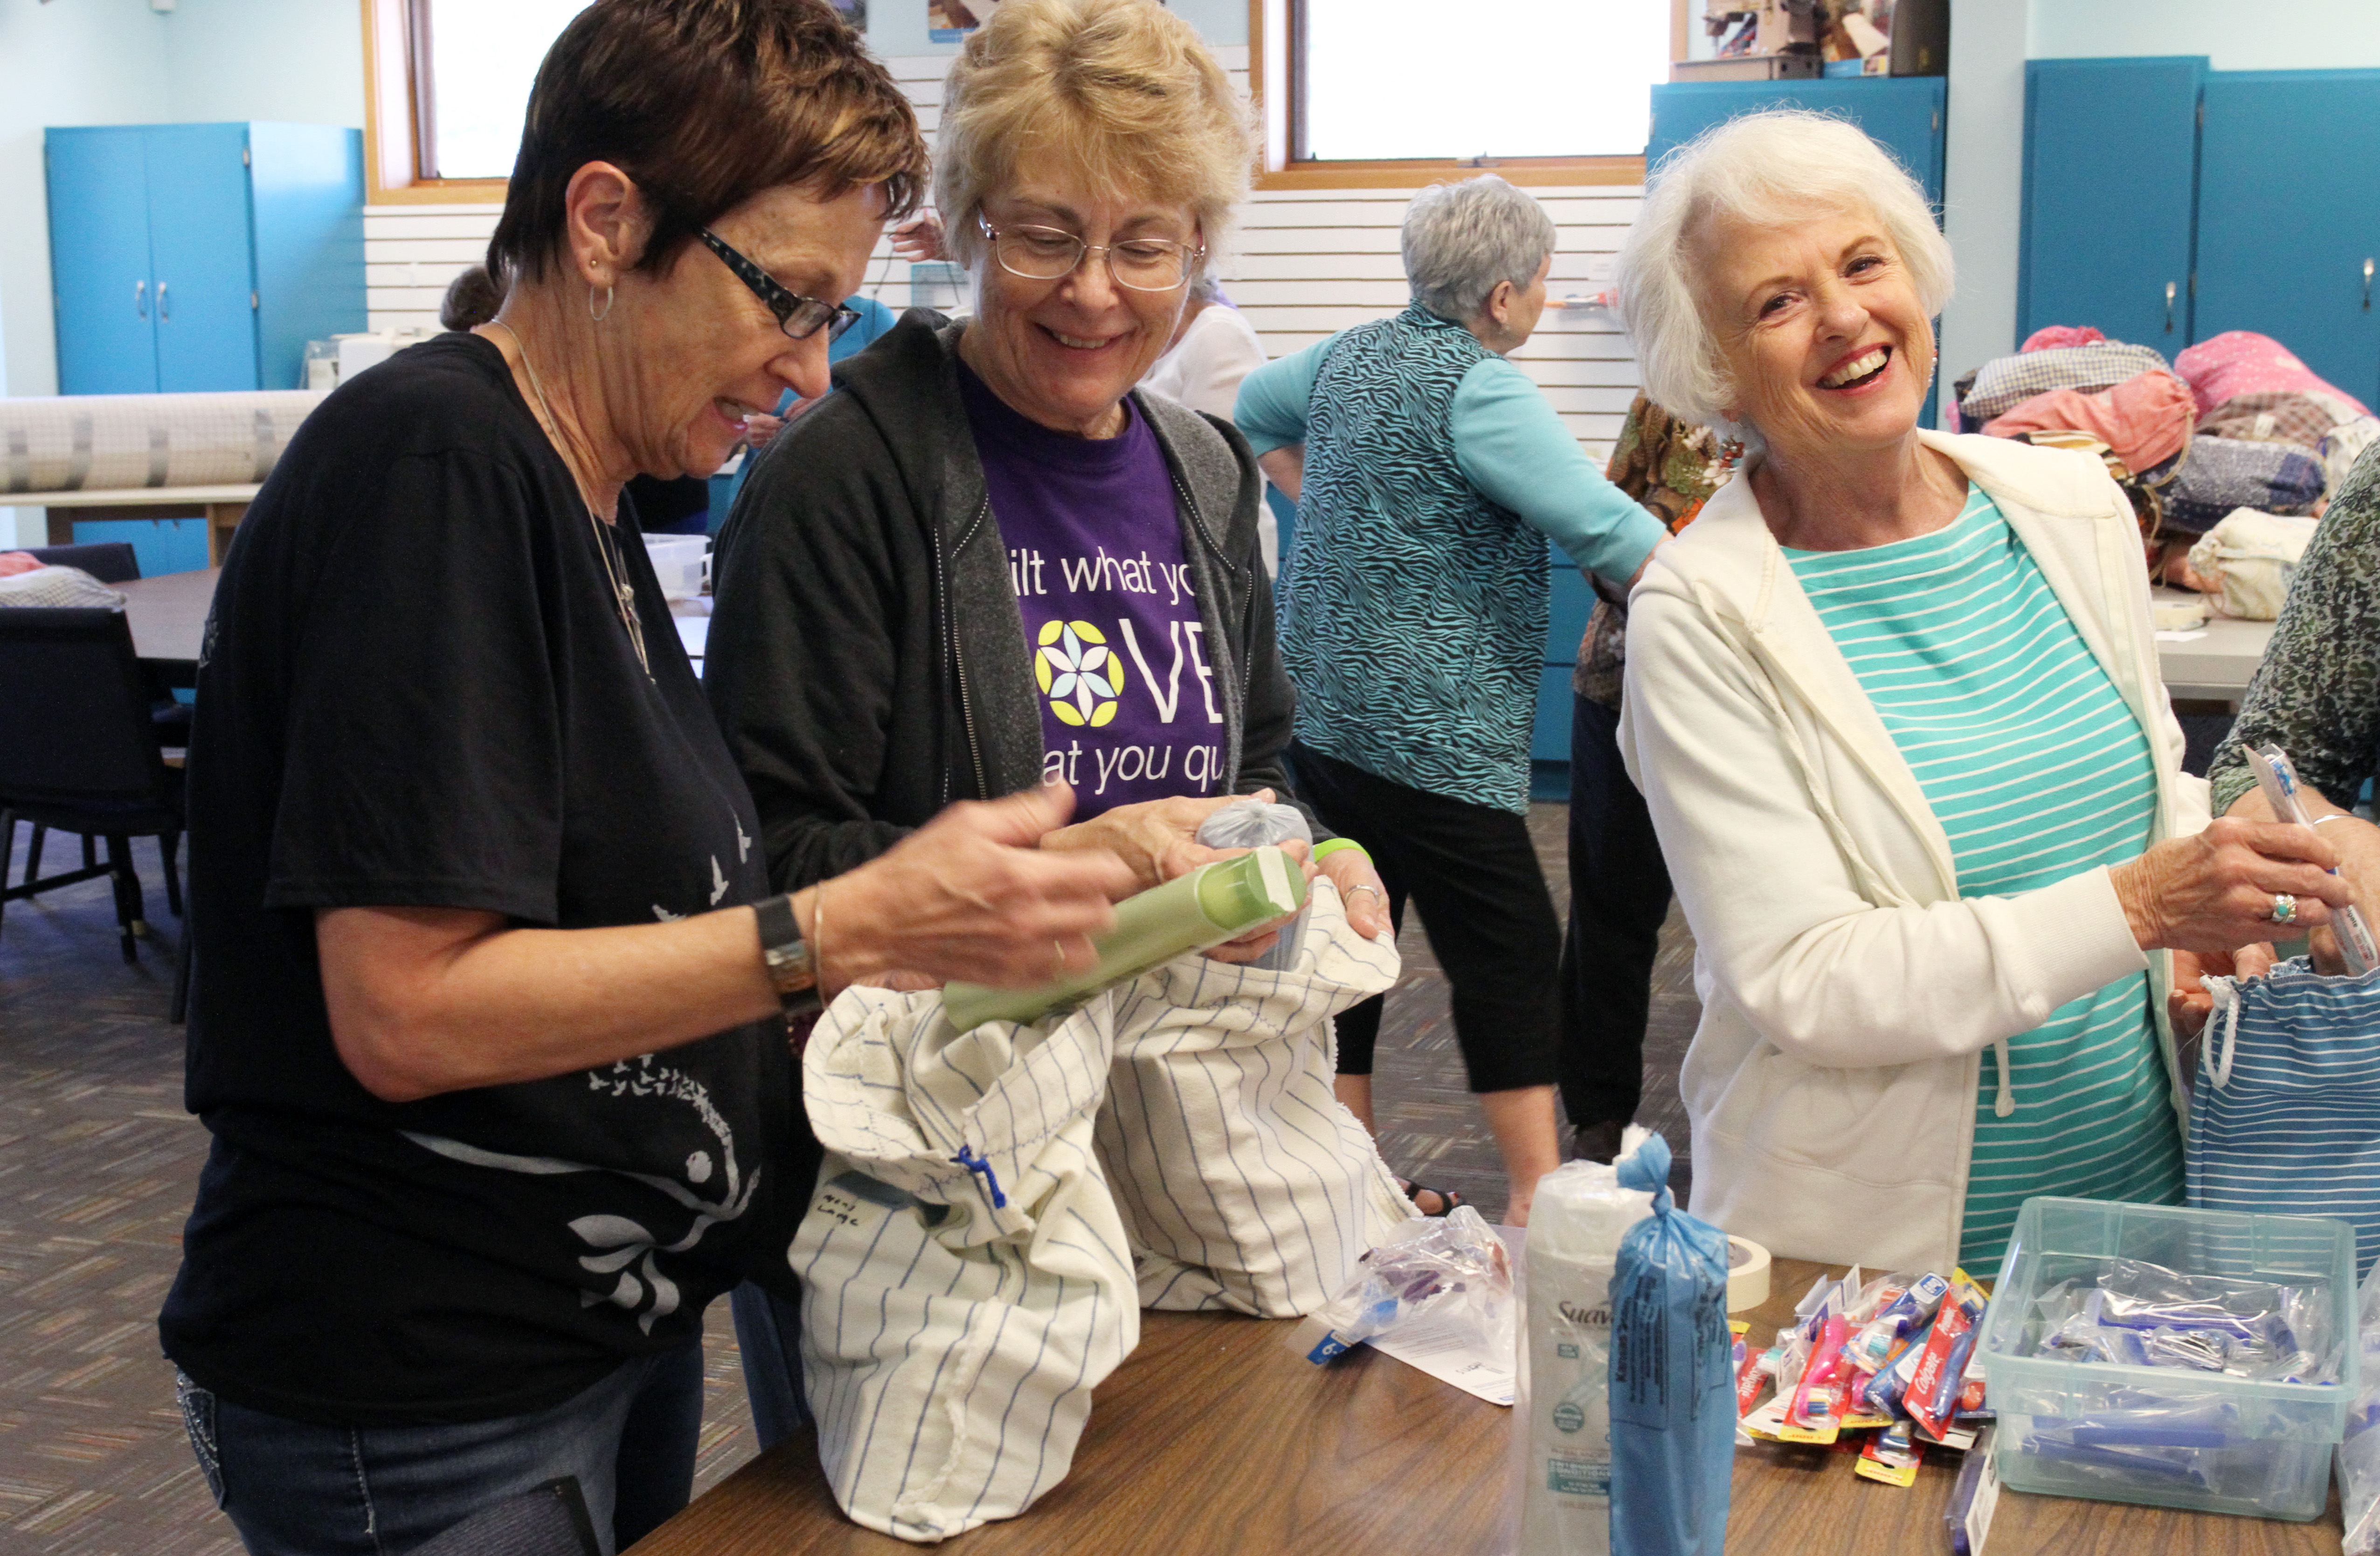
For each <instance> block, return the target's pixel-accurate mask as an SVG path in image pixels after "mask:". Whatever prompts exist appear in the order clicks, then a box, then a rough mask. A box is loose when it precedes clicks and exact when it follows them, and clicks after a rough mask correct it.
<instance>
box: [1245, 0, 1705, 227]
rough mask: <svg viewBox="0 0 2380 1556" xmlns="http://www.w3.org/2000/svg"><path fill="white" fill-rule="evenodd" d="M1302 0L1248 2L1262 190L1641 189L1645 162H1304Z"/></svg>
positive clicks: (1678, 51)
mask: <svg viewBox="0 0 2380 1556" xmlns="http://www.w3.org/2000/svg"><path fill="white" fill-rule="evenodd" d="M1688 22H1689V18H1688V14H1687V0H1670V58H1671V59H1684V58H1685V57H1687V54H1686V40H1687V26H1688ZM1304 23H1305V0H1248V94H1249V95H1250V96H1251V97H1252V98H1254V99H1255V100H1256V108H1257V119H1258V122H1259V123H1260V124H1261V125H1262V127H1263V132H1264V154H1263V157H1262V159H1261V160H1260V161H1259V163H1258V164H1257V175H1256V187H1257V188H1259V189H1410V188H1418V187H1420V186H1422V185H1425V184H1431V183H1436V182H1439V181H1440V180H1442V179H1446V178H1461V177H1467V176H1470V175H1472V174H1475V173H1494V174H1498V175H1500V176H1503V177H1504V178H1506V179H1509V180H1510V181H1512V183H1515V184H1520V185H1524V186H1535V187H1537V188H1546V187H1548V186H1560V185H1593V184H1641V183H1643V182H1644V181H1645V157H1644V154H1643V153H1642V152H1639V153H1637V154H1636V155H1634V156H1594V157H1464V158H1415V159H1411V160H1404V161H1380V162H1354V161H1343V162H1342V161H1337V160H1331V161H1312V160H1307V161H1301V160H1298V159H1296V158H1294V157H1293V156H1292V155H1291V152H1292V150H1293V147H1294V146H1295V145H1296V143H1297V141H1296V120H1297V117H1298V115H1301V114H1302V113H1303V112H1304V99H1305V90H1304V89H1305V75H1304V73H1303V71H1302V69H1301V61H1300V58H1299V56H1300V55H1302V53H1303V52H1304V42H1303V33H1304Z"/></svg>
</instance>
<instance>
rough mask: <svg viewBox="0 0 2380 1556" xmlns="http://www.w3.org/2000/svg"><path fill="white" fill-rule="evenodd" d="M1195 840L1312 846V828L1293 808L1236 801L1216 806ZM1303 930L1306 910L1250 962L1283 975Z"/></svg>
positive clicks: (1211, 843)
mask: <svg viewBox="0 0 2380 1556" xmlns="http://www.w3.org/2000/svg"><path fill="white" fill-rule="evenodd" d="M1197 838H1198V841H1199V842H1200V843H1202V844H1204V845H1206V846H1208V847H1209V848H1261V847H1263V846H1264V845H1266V844H1268V843H1276V844H1277V843H1289V842H1297V843H1305V844H1311V843H1313V841H1314V829H1313V828H1312V827H1311V826H1309V825H1307V824H1306V820H1305V812H1304V811H1302V810H1300V809H1298V808H1297V807H1295V806H1293V805H1268V804H1266V803H1265V802H1264V801H1263V800H1260V799H1235V800H1233V802H1232V803H1231V804H1229V805H1223V806H1218V807H1216V808H1215V809H1214V810H1213V811H1211V812H1210V813H1209V814H1208V817H1207V819H1206V820H1205V821H1201V822H1200V823H1199V824H1198V833H1197ZM1304 928H1305V909H1304V908H1300V909H1298V913H1297V917H1296V918H1293V919H1292V920H1291V921H1290V922H1289V923H1287V924H1285V925H1283V926H1281V943H1280V944H1278V945H1276V946H1274V947H1273V948H1272V949H1271V950H1270V951H1268V952H1266V953H1265V954H1263V955H1261V956H1259V957H1257V959H1256V960H1255V961H1253V962H1251V963H1249V964H1248V965H1249V966H1255V967H1263V968H1265V969H1267V970H1268V971H1270V972H1286V971H1287V970H1289V967H1290V966H1291V964H1293V962H1295V961H1296V959H1297V942H1298V931H1299V930H1302V929H1304Z"/></svg>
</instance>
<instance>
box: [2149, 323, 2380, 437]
mask: <svg viewBox="0 0 2380 1556" xmlns="http://www.w3.org/2000/svg"><path fill="white" fill-rule="evenodd" d="M2173 366H2174V371H2177V372H2179V373H2180V374H2181V376H2182V378H2183V379H2184V380H2185V381H2186V382H2188V383H2189V384H2190V392H2191V393H2192V394H2193V395H2197V396H2198V411H2199V414H2200V415H2202V416H2204V415H2205V414H2206V413H2207V412H2209V411H2211V410H2213V409H2214V408H2215V407H2217V406H2219V405H2221V404H2223V403H2224V402H2225V401H2227V400H2229V399H2232V398H2233V397H2235V396H2237V395H2254V394H2259V393H2263V392H2265V391H2268V390H2289V391H2293V392H2295V393H2298V394H2319V395H2333V396H2335V397H2337V398H2338V399H2341V400H2344V401H2346V402H2347V403H2348V404H2349V405H2350V406H2352V407H2355V413H2356V414H2357V415H2358V416H2369V415H2371V414H2372V411H2371V408H2370V407H2367V406H2365V405H2364V404H2363V403H2362V401H2361V400H2358V399H2356V398H2355V397H2354V396H2353V395H2346V394H2342V393H2340V392H2339V390H2338V388H2337V387H2336V386H2334V385H2332V384H2330V383H2325V382H2324V381H2323V380H2321V379H2319V378H2316V377H2315V376H2314V372H2313V369H2312V368H2309V367H2307V366H2306V365H2305V364H2304V363H2303V362H2301V361H2299V360H2298V359H2297V358H2296V357H2295V356H2293V355H2291V354H2290V352H2289V348H2288V347H2287V346H2283V345H2282V344H2281V343H2280V342H2279V341H2277V340H2275V339H2274V338H2273V337H2272V336H2270V335H2260V334H2256V333H2255V332H2253V330H2226V331H2224V332H2223V333H2222V334H2219V335H2216V336H2214V337H2213V338H2212V339H2208V340H2202V341H2200V342H2199V343H2198V344H2197V345H2196V346H2191V347H2189V348H2188V349H2186V350H2184V351H2183V352H2182V353H2181V355H2180V356H2179V357H2176V358H2175V359H2173Z"/></svg>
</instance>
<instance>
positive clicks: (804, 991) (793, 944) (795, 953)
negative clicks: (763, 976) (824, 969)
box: [752, 896, 819, 1015]
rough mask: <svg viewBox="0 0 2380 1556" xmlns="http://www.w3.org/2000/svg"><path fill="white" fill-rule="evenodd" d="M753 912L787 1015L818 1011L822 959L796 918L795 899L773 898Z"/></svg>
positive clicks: (755, 906) (764, 958)
mask: <svg viewBox="0 0 2380 1556" xmlns="http://www.w3.org/2000/svg"><path fill="white" fill-rule="evenodd" d="M752 911H753V912H754V914H755V915H757V916H758V917H759V921H760V960H761V962H762V964H763V965H764V966H767V968H768V971H769V981H770V983H771V985H773V986H774V987H775V989H776V991H777V998H778V999H779V1000H780V1001H782V1002H783V1004H784V1007H785V1011H786V1014H788V1015H793V1014H795V1013H798V1012H801V1011H805V1010H813V1009H816V1008H817V1006H818V1004H819V993H818V958H817V956H816V954H814V952H813V949H812V947H811V945H810V942H808V941H807V939H805V938H804V937H803V934H802V926H801V920H799V919H798V918H795V916H794V899H793V898H792V897H791V896H774V897H769V898H766V899H765V900H763V901H760V902H758V903H755V904H753V905H752Z"/></svg>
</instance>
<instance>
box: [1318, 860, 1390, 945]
mask: <svg viewBox="0 0 2380 1556" xmlns="http://www.w3.org/2000/svg"><path fill="white" fill-rule="evenodd" d="M1322 873H1323V874H1325V875H1327V876H1329V877H1330V884H1332V885H1333V886H1336V887H1338V888H1339V900H1340V902H1341V903H1342V904H1343V905H1344V906H1346V909H1347V927H1348V928H1349V929H1351V930H1354V931H1355V932H1356V933H1357V934H1359V935H1361V936H1363V937H1364V938H1365V939H1366V940H1377V939H1378V938H1379V934H1380V931H1381V930H1385V929H1387V928H1388V927H1389V892H1388V888H1387V887H1385V886H1383V885H1381V884H1380V876H1379V872H1378V870H1376V869H1373V868H1372V861H1371V860H1369V859H1367V858H1366V857H1364V855H1363V853H1362V851H1361V850H1359V849H1354V848H1340V849H1336V850H1334V851H1332V852H1331V853H1330V854H1328V855H1325V856H1324V857H1323V860H1322Z"/></svg>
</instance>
